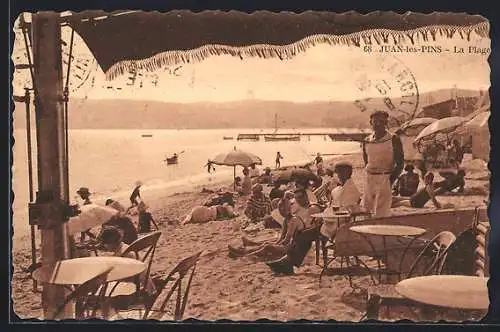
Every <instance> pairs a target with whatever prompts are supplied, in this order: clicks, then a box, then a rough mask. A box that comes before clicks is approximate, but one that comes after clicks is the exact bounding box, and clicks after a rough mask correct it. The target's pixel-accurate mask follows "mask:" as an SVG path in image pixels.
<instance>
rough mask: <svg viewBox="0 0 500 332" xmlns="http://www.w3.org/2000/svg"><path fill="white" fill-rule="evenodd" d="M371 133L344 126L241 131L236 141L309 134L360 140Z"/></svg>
mask: <svg viewBox="0 0 500 332" xmlns="http://www.w3.org/2000/svg"><path fill="white" fill-rule="evenodd" d="M370 134H371V130H370V129H357V128H344V129H338V130H332V131H330V132H282V133H273V132H261V133H251V134H249V133H241V134H238V136H237V138H236V139H237V140H238V141H259V140H260V138H261V137H267V138H268V139H266V141H270V140H269V137H276V138H277V139H276V141H279V140H280V138H283V139H281V140H286V137H291V136H299V137H300V138H302V137H304V136H305V137H310V136H328V137H330V139H331V140H332V141H336V142H349V141H354V142H361V141H363V140H364V139H365V138H366V137H367V136H368V135H370Z"/></svg>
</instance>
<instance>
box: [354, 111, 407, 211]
mask: <svg viewBox="0 0 500 332" xmlns="http://www.w3.org/2000/svg"><path fill="white" fill-rule="evenodd" d="M388 120H389V114H388V113H387V112H384V111H375V112H374V113H372V114H371V115H370V124H371V126H372V128H373V134H371V135H370V136H368V137H367V138H366V139H365V141H364V142H363V159H364V161H365V171H366V176H365V185H364V195H363V197H364V198H363V201H364V206H365V208H367V209H368V210H369V211H370V212H371V213H372V215H373V216H374V217H386V216H388V215H389V214H390V209H391V203H392V191H391V188H392V184H393V183H394V181H395V180H396V179H397V178H398V177H399V175H400V174H401V171H402V170H403V166H404V153H403V146H402V144H401V139H400V138H399V136H397V135H394V134H392V133H390V132H389V131H388V130H387V123H388Z"/></svg>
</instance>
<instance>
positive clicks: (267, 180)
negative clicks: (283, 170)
mask: <svg viewBox="0 0 500 332" xmlns="http://www.w3.org/2000/svg"><path fill="white" fill-rule="evenodd" d="M257 182H258V183H260V184H271V183H273V177H272V175H271V168H269V167H266V168H265V169H264V174H262V175H261V176H259V178H258V180H257Z"/></svg>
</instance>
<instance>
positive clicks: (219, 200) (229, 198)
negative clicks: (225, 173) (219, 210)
mask: <svg viewBox="0 0 500 332" xmlns="http://www.w3.org/2000/svg"><path fill="white" fill-rule="evenodd" d="M216 194H217V196H215V197H211V198H209V199H208V200H207V201H206V202H205V203H204V204H203V205H204V206H207V207H210V206H215V205H222V204H224V203H227V204H229V205H231V206H232V207H234V204H235V203H234V197H233V193H232V192H230V191H224V192H223V191H220V192H217V193H216Z"/></svg>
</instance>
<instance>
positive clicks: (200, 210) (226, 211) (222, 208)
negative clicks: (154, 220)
mask: <svg viewBox="0 0 500 332" xmlns="http://www.w3.org/2000/svg"><path fill="white" fill-rule="evenodd" d="M236 216H237V214H236V213H234V210H233V207H232V206H231V205H229V204H227V203H224V204H222V205H214V206H210V207H209V206H195V207H194V208H193V209H192V210H191V212H190V213H189V214H188V215H187V216H186V218H185V219H184V220H183V221H182V222H181V225H184V224H187V223H194V224H198V223H205V222H209V221H215V220H225V219H231V218H233V217H236Z"/></svg>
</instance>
